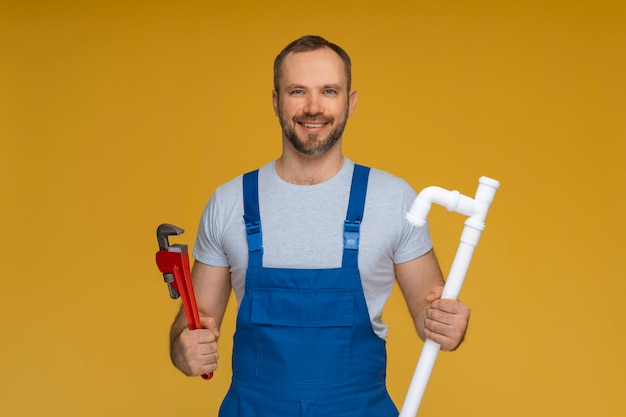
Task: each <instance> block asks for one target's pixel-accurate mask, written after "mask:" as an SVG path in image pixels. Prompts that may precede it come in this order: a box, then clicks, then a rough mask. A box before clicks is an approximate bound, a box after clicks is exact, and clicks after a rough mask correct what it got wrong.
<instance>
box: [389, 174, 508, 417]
mask: <svg viewBox="0 0 626 417" xmlns="http://www.w3.org/2000/svg"><path fill="white" fill-rule="evenodd" d="M478 183H479V184H478V189H477V190H476V195H475V196H474V198H473V199H472V198H470V197H467V196H464V195H462V194H461V193H459V192H458V191H448V190H445V189H443V188H440V187H427V188H424V189H423V190H422V191H421V192H420V193H419V194H418V196H417V198H415V201H414V202H413V204H412V205H411V208H410V210H409V212H408V213H407V214H406V220H407V221H408V222H409V223H411V224H412V225H414V226H416V227H423V226H425V225H426V219H427V217H428V212H429V211H430V208H431V206H432V203H436V204H439V205H441V206H444V207H445V208H446V209H447V210H448V211H454V212H457V213H460V214H463V215H465V216H469V217H468V218H467V219H466V220H465V227H464V228H463V232H462V233H461V239H460V240H461V241H460V243H459V247H458V248H457V251H456V255H455V256H454V261H453V262H452V267H451V268H450V273H449V274H448V279H447V280H446V284H445V285H444V287H443V293H442V295H441V298H447V299H453V300H456V299H458V297H459V293H460V292H461V287H462V286H463V281H464V280H465V274H466V273H467V270H468V268H469V264H470V262H471V260H472V256H473V254H474V249H475V248H476V245H477V244H478V241H479V239H480V235H481V233H482V231H483V230H484V229H485V217H486V216H487V211H488V210H489V206H490V205H491V202H492V201H493V198H494V196H495V193H496V190H497V189H498V187H500V183H499V182H498V181H496V180H494V179H491V178H487V177H480V179H479V180H478ZM440 348H441V346H440V345H439V344H438V343H435V342H433V341H432V340H430V339H426V341H425V342H424V347H423V348H422V353H421V354H420V357H419V360H418V361H417V366H416V368H415V372H414V373H413V378H412V380H411V384H410V385H409V389H408V391H407V394H406V397H405V399H404V404H403V405H402V410H401V411H400V415H399V417H415V416H416V414H417V411H418V409H419V406H420V403H421V401H422V397H423V396H424V391H425V390H426V385H427V384H428V379H429V378H430V374H431V372H432V370H433V366H434V365H435V360H436V359H437V355H438V354H439V350H440Z"/></svg>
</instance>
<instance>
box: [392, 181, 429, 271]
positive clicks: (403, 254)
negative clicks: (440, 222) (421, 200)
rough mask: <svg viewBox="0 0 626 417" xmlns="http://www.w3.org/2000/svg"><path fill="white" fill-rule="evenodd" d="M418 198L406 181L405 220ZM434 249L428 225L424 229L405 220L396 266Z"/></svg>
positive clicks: (397, 251) (394, 258)
mask: <svg viewBox="0 0 626 417" xmlns="http://www.w3.org/2000/svg"><path fill="white" fill-rule="evenodd" d="M416 197H417V193H416V192H415V191H414V190H413V188H411V186H410V185H409V184H408V183H406V181H405V182H404V193H403V210H404V211H403V213H402V218H403V219H404V215H405V214H406V213H407V212H408V211H409V209H410V208H411V205H412V204H413V201H414V200H415V198H416ZM432 248H433V241H432V238H431V236H430V231H429V229H428V224H426V225H425V226H423V227H415V226H413V225H411V224H410V223H409V222H407V221H406V220H405V221H404V224H403V226H402V236H401V238H400V243H399V245H398V248H397V249H396V251H395V253H394V257H393V262H394V263H396V264H399V263H403V262H408V261H410V260H412V259H415V258H419V257H420V256H422V255H424V254H426V253H428V252H429V251H430V250H431V249H432Z"/></svg>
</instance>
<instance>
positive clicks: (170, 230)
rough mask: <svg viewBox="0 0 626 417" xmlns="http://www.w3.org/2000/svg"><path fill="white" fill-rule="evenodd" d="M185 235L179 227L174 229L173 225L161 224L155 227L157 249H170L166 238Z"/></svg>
mask: <svg viewBox="0 0 626 417" xmlns="http://www.w3.org/2000/svg"><path fill="white" fill-rule="evenodd" d="M183 233H185V231H184V230H183V229H181V228H180V227H176V226H174V225H173V224H168V223H163V224H162V225H160V226H159V227H157V232H156V235H157V241H158V242H159V249H161V250H166V249H167V248H169V247H170V242H169V239H168V236H177V235H182V234H183Z"/></svg>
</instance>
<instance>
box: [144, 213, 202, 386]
mask: <svg viewBox="0 0 626 417" xmlns="http://www.w3.org/2000/svg"><path fill="white" fill-rule="evenodd" d="M183 233H185V231H184V230H183V229H181V228H180V227H176V226H174V225H171V224H167V223H164V224H162V225H160V226H159V227H158V228H157V232H156V235H157V241H158V242H159V251H158V252H157V253H156V263H157V266H158V267H159V271H161V272H162V273H163V279H164V280H165V283H166V284H167V288H168V290H169V293H170V297H171V298H173V299H177V298H179V297H180V299H181V301H182V304H183V308H184V309H185V315H186V316H187V322H188V323H189V329H190V330H195V329H201V328H202V325H201V324H200V315H199V314H198V306H197V305H196V297H195V295H194V292H193V285H192V283H191V272H190V268H189V255H188V253H187V245H184V244H175V245H170V243H169V239H168V237H169V236H172V235H182V234H183ZM211 377H213V372H211V373H210V374H208V375H207V374H205V375H202V378H204V379H211Z"/></svg>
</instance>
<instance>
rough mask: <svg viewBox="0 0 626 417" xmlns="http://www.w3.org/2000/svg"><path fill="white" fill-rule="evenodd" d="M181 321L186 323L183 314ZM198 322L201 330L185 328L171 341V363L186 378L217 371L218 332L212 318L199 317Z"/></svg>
mask: <svg viewBox="0 0 626 417" xmlns="http://www.w3.org/2000/svg"><path fill="white" fill-rule="evenodd" d="M182 319H184V320H185V322H186V318H185V317H184V313H183V317H182ZM176 321H178V320H176ZM200 322H201V323H202V327H203V328H202V329H197V330H189V327H188V326H185V327H184V329H183V330H182V331H181V332H180V333H179V334H178V337H176V338H174V339H172V340H171V345H170V356H171V358H172V363H173V364H174V366H176V367H177V368H178V369H180V370H181V372H183V373H184V374H185V375H187V376H199V375H203V374H210V373H212V372H213V371H215V370H216V369H217V360H218V357H219V355H218V353H217V340H218V338H219V336H220V332H219V330H218V328H217V325H216V322H215V319H214V318H212V317H200Z"/></svg>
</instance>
